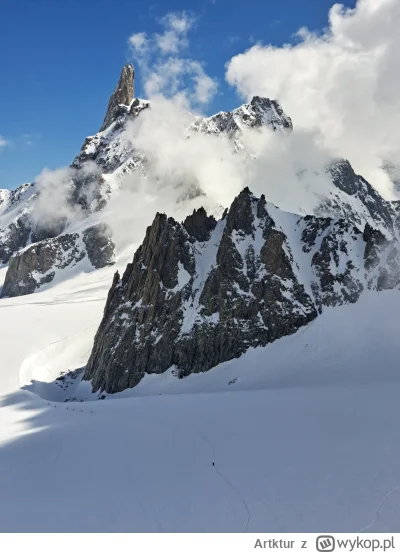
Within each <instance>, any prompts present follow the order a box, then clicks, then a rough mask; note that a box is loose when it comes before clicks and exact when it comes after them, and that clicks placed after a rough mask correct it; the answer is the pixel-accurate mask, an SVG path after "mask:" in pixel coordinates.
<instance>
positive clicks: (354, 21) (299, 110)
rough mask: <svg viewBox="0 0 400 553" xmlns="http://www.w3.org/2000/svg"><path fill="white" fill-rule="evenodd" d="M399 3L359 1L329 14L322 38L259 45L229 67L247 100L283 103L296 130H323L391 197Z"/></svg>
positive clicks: (397, 132)
mask: <svg viewBox="0 0 400 553" xmlns="http://www.w3.org/2000/svg"><path fill="white" fill-rule="evenodd" d="M399 26H400V2H399V1H398V0H358V2H357V5H356V7H355V9H346V8H344V7H343V6H341V5H338V4H337V5H335V6H333V7H332V9H331V10H330V13H329V29H328V30H327V31H325V32H324V33H323V34H322V35H316V34H313V33H310V32H309V31H308V30H307V29H301V30H300V31H299V33H298V39H299V42H298V43H297V44H295V45H285V46H283V47H274V46H271V45H261V44H256V45H254V46H253V47H251V48H250V49H249V50H247V51H246V52H244V53H243V54H240V55H237V56H235V57H233V58H232V59H231V60H230V61H229V63H228V64H227V69H226V79H227V81H228V83H230V84H231V85H234V86H235V87H236V88H237V90H238V92H239V93H240V94H241V95H242V97H244V98H246V99H249V98H250V97H251V96H253V95H256V94H258V95H264V96H269V97H272V98H278V99H279V100H280V101H281V103H282V105H283V108H284V110H285V111H286V112H287V113H288V115H290V116H291V117H292V119H293V122H294V125H295V127H296V126H297V127H300V128H306V129H318V130H319V132H320V133H321V138H322V143H323V145H324V146H326V147H329V148H331V149H333V150H334V151H335V152H336V153H337V154H339V155H341V156H344V157H347V158H348V159H350V161H351V162H352V164H353V165H354V167H355V169H356V170H357V171H359V172H360V173H362V174H364V176H365V177H367V178H368V179H369V180H370V181H371V182H372V184H374V185H375V186H376V187H377V188H378V189H379V190H380V191H381V192H382V193H383V194H385V195H386V197H390V194H391V188H390V186H389V185H388V179H387V175H385V174H384V173H383V172H382V170H381V169H380V167H381V165H382V162H384V161H385V160H388V159H389V160H392V161H393V162H394V163H395V164H400V94H399V92H398V91H399V86H400V56H399V52H400V33H399Z"/></svg>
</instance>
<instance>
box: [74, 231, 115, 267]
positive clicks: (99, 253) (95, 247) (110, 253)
mask: <svg viewBox="0 0 400 553" xmlns="http://www.w3.org/2000/svg"><path fill="white" fill-rule="evenodd" d="M111 234H112V233H111V229H110V227H109V226H108V225H106V224H105V223H99V224H97V225H94V226H92V227H89V228H87V229H85V230H84V231H83V233H82V240H83V243H84V244H85V248H86V253H87V255H88V258H89V261H90V263H91V264H92V265H93V267H94V268H95V269H101V268H102V267H105V266H106V265H110V263H111V262H112V260H113V257H114V249H115V245H114V242H113V241H112V239H111Z"/></svg>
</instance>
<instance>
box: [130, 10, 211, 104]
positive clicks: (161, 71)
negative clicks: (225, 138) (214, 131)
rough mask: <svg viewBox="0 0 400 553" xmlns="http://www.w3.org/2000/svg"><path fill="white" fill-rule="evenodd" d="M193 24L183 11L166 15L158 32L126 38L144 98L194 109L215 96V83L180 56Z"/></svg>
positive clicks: (197, 64) (194, 63)
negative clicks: (176, 100) (177, 101)
mask: <svg viewBox="0 0 400 553" xmlns="http://www.w3.org/2000/svg"><path fill="white" fill-rule="evenodd" d="M195 21H196V19H195V18H194V17H193V16H192V15H189V14H188V13H187V12H179V13H167V14H166V15H165V16H164V17H163V18H162V19H161V20H160V21H159V23H160V25H162V26H163V28H164V30H163V32H162V33H154V34H153V35H151V36H147V35H146V34H145V33H136V34H134V35H132V36H131V37H130V38H129V40H128V43H129V45H130V46H131V50H132V55H133V58H134V61H135V63H137V64H138V65H139V67H140V70H141V76H142V79H143V83H144V84H143V87H144V93H145V95H146V97H147V98H150V99H152V98H154V97H158V96H165V97H169V98H171V97H175V98H180V103H181V104H186V106H187V107H189V106H192V107H193V108H194V109H197V108H198V107H199V106H201V105H204V104H207V103H208V102H209V101H210V100H211V99H212V98H213V96H214V95H215V93H216V91H217V82H216V81H215V80H214V79H212V78H211V77H209V76H208V75H207V74H206V72H205V70H204V66H203V64H202V63H201V62H199V61H197V60H194V59H192V58H190V57H187V56H184V55H183V52H184V50H185V49H186V48H187V47H188V46H189V39H188V33H189V31H190V30H191V29H192V28H193V25H194V23H195Z"/></svg>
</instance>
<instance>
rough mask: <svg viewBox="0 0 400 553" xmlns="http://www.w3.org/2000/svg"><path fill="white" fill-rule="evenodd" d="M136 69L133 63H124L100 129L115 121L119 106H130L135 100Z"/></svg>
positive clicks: (102, 129)
mask: <svg viewBox="0 0 400 553" xmlns="http://www.w3.org/2000/svg"><path fill="white" fill-rule="evenodd" d="M134 76H135V71H134V69H133V65H132V64H131V63H127V64H126V65H124V67H123V68H122V71H121V76H120V78H119V81H118V84H117V86H116V87H115V89H114V92H113V93H112V94H111V97H110V100H109V102H108V107H107V113H106V116H105V118H104V121H103V125H102V126H101V129H100V131H104V129H106V128H107V127H108V126H109V125H111V123H112V122H113V121H114V119H115V117H116V115H117V114H118V108H119V106H120V105H121V104H123V105H125V106H129V105H130V104H131V102H132V100H133V94H134V88H133V80H134Z"/></svg>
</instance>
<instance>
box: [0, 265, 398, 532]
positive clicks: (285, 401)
mask: <svg viewBox="0 0 400 553" xmlns="http://www.w3.org/2000/svg"><path fill="white" fill-rule="evenodd" d="M122 265H123V264H122V263H121V266H122ZM112 272H113V270H112V269H110V268H105V269H100V270H99V271H96V272H95V273H91V274H89V275H85V276H79V277H75V278H74V279H71V280H69V281H68V282H63V283H60V284H58V285H57V286H54V287H52V288H51V289H48V290H46V291H42V292H41V291H39V292H37V293H36V294H34V295H32V296H26V297H24V298H13V299H8V300H7V299H4V300H1V308H0V328H1V336H2V343H1V371H0V390H1V398H0V402H1V408H0V410H1V417H0V487H1V490H2V501H1V503H0V515H1V516H0V530H1V531H142V532H143V531H151V532H160V531H161V532H162V531H187V532H191V531H198V532H202V531H217V532H219V531H226V532H241V531H245V532H252V531H253V532H267V531H273V532H282V531H293V532H296V531H298V532H300V531H303V532H304V531H309V532H318V531H321V530H322V529H323V531H326V532H335V531H343V532H345V531H348V532H351V531H359V530H362V529H363V528H365V527H368V526H369V525H370V524H371V523H373V525H372V526H371V527H370V528H369V530H371V531H374V532H376V531H386V532H394V531H399V530H400V526H399V520H400V507H399V505H400V502H399V493H400V492H399V491H398V490H399V488H398V486H399V485H400V472H399V469H398V463H397V459H398V456H399V454H400V446H399V442H398V439H397V437H398V428H397V427H398V424H397V420H398V418H399V416H400V407H399V402H398V396H399V392H400V382H399V379H400V373H399V371H398V345H397V344H398V334H399V331H400V328H399V325H400V323H399V319H398V312H399V309H400V297H399V296H400V295H399V294H398V293H397V292H393V291H386V292H380V293H376V292H375V293H366V294H365V295H363V296H362V297H361V299H360V301H359V302H358V303H356V304H354V305H346V306H342V307H337V308H328V309H326V310H325V311H324V313H323V314H322V315H321V316H320V317H318V318H317V319H316V320H315V321H314V322H313V323H312V324H310V325H309V326H307V327H305V328H303V329H301V330H300V331H299V332H298V333H296V334H294V335H292V336H289V337H287V338H283V339H282V340H279V341H277V342H275V343H274V344H270V345H268V346H267V347H266V348H257V349H254V350H250V351H249V352H248V353H247V354H246V355H244V356H243V357H241V358H240V359H239V360H234V361H230V362H229V363H226V364H224V365H221V366H220V367H217V368H215V369H214V370H213V371H210V372H208V373H206V374H201V375H191V376H189V377H188V378H186V379H183V380H180V379H178V378H176V377H174V376H173V375H172V374H171V373H167V374H164V375H152V376H148V377H146V378H145V379H144V380H143V381H142V382H141V384H140V385H139V386H137V387H136V388H134V389H133V390H131V391H129V392H124V393H123V394H122V398H120V399H115V400H112V399H111V398H108V397H107V398H106V399H105V400H104V401H90V402H68V403H65V402H63V401H62V400H63V396H62V394H63V390H61V389H60V387H59V386H57V387H56V385H54V389H58V390H60V392H57V393H58V394H59V395H57V394H56V393H55V392H54V389H53V392H51V386H50V388H46V390H45V388H44V384H45V381H52V380H55V379H56V378H57V377H58V376H60V374H61V372H62V371H63V370H64V369H66V368H73V367H74V368H78V367H80V366H82V363H84V362H85V359H86V358H87V357H86V356H87V355H88V354H89V351H90V348H91V344H92V339H93V335H94V332H95V329H96V327H97V325H98V323H99V320H100V318H101V315H102V310H103V306H104V301H105V295H106V293H107V289H108V287H109V284H110V280H111V278H112ZM22 338H23V339H22ZM51 342H52V343H53V345H51V346H50V345H49V344H50V343H51ZM39 350H42V351H41V353H39ZM35 359H36V361H39V362H38V363H35ZM21 365H22V370H20V369H21ZM45 367H46V370H44V369H45ZM29 371H31V373H29ZM30 376H32V377H33V378H34V380H35V381H34V382H33V383H29V381H30ZM20 379H21V380H20ZM20 385H21V386H22V387H24V388H26V386H27V385H28V386H29V389H30V390H31V392H29V391H26V390H21V389H20ZM32 391H33V392H34V393H32ZM35 392H37V393H47V394H50V395H47V396H46V398H45V399H44V400H43V399H42V398H40V397H38V395H37V394H36V393H35ZM52 393H53V394H54V395H52ZM127 394H128V395H130V396H135V397H126V398H125V399H124V398H123V396H124V395H127ZM160 394H161V395H160ZM139 396H140V397H139ZM117 397H118V396H117ZM52 400H56V401H52ZM60 400H61V401H60ZM212 461H215V468H214V467H213V466H212ZM390 492H392V493H390ZM388 494H390V495H388ZM385 496H386V500H385V501H384V502H383V504H382V506H381V507H380V508H379V517H376V512H377V509H378V507H379V505H380V503H381V501H382V500H383V498H384V497H385ZM375 519H377V520H376V521H375V522H373V521H374V520H375Z"/></svg>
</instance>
